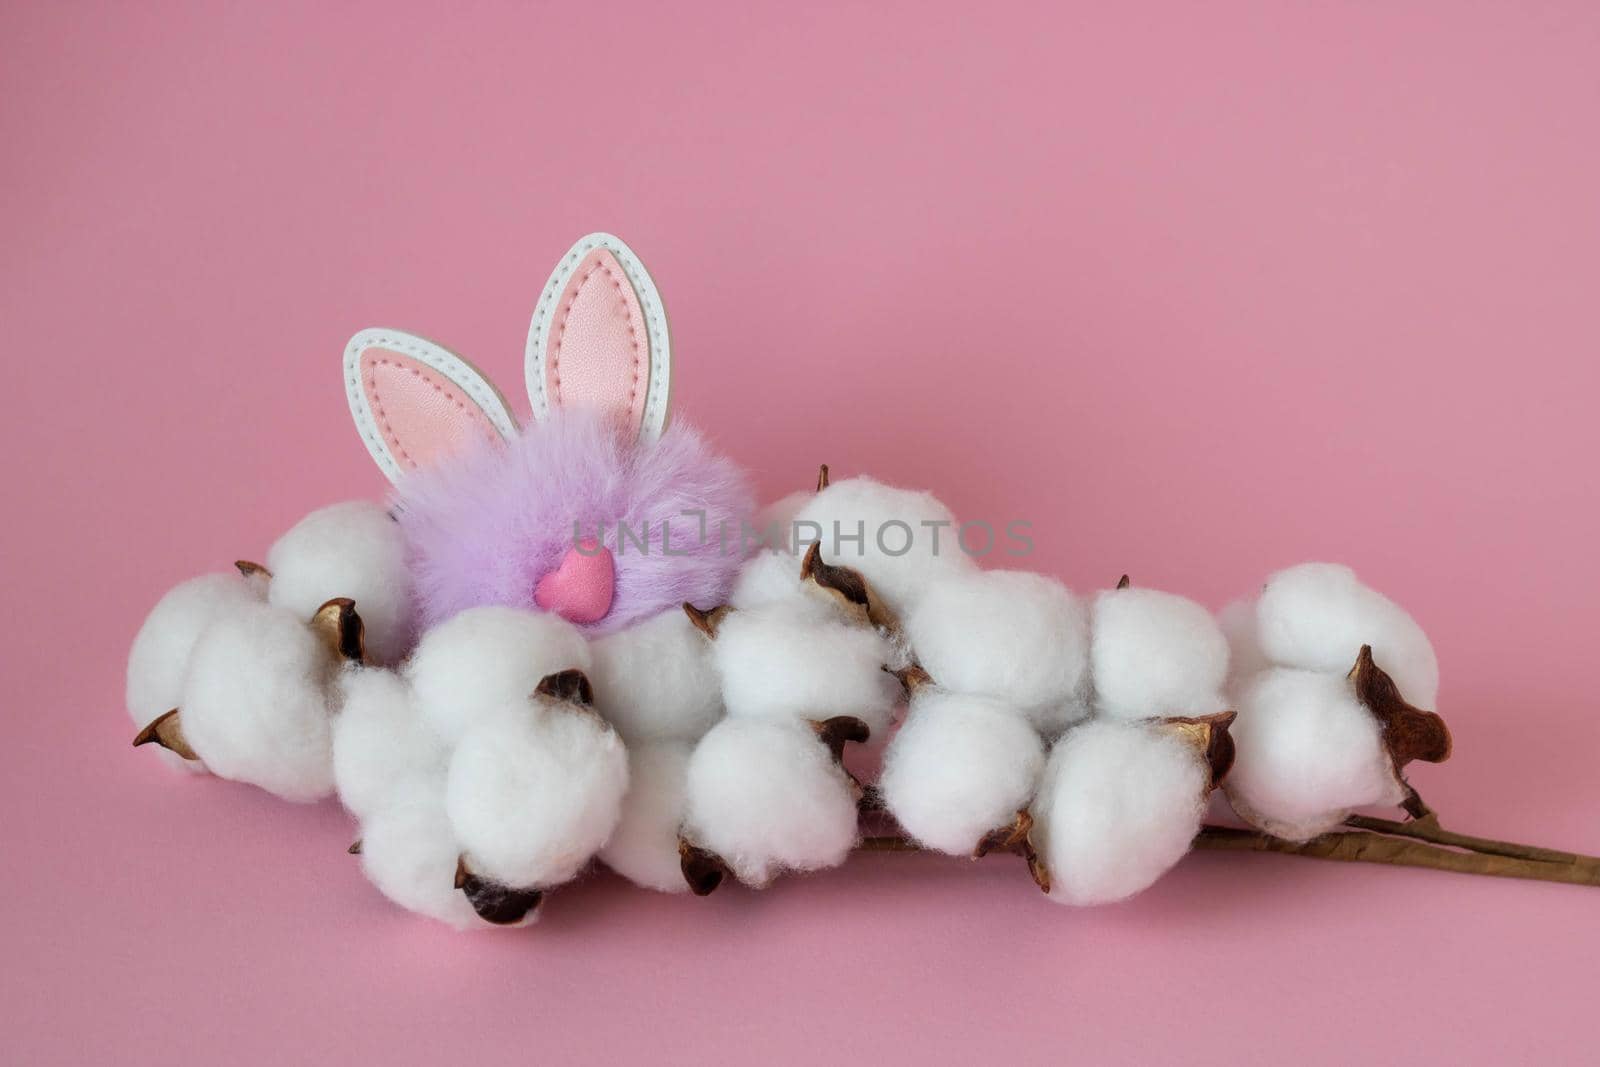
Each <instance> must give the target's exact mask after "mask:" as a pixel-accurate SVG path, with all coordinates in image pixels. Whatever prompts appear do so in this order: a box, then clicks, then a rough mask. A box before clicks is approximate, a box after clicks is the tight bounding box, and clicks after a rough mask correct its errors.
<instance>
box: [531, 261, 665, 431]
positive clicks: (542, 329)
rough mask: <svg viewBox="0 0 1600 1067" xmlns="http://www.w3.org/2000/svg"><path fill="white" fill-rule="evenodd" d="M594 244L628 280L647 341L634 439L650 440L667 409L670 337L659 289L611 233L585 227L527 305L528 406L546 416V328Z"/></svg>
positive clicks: (662, 426) (548, 401)
mask: <svg viewBox="0 0 1600 1067" xmlns="http://www.w3.org/2000/svg"><path fill="white" fill-rule="evenodd" d="M596 248H604V249H605V250H606V251H608V252H610V253H611V254H612V255H613V256H615V257H616V259H617V262H618V263H619V264H620V265H621V267H622V271H623V273H624V274H625V275H626V276H627V279H628V282H629V283H630V284H631V285H632V286H633V292H634V295H635V296H636V297H637V298H638V301H639V308H640V311H641V312H642V313H643V315H644V323H645V332H646V337H647V341H648V343H649V345H650V379H649V383H648V385H647V386H646V391H645V399H644V413H643V416H642V418H641V420H640V423H639V440H640V441H642V442H644V443H645V444H650V443H653V442H654V441H655V440H656V439H657V438H659V437H660V436H661V433H662V431H663V430H665V429H666V427H667V419H668V417H669V415H670V414H671V401H672V396H671V394H672V337H671V333H670V331H669V329H668V327H667V309H666V304H665V303H663V302H662V299H661V293H660V291H659V290H657V289H656V284H655V282H654V281H653V280H652V279H651V277H650V273H649V271H647V270H645V267H644V264H643V263H642V262H640V260H639V257H638V256H637V255H635V254H634V252H633V249H631V248H629V247H628V246H627V245H626V244H625V243H623V241H622V239H621V238H620V237H616V236H614V235H612V234H609V233H591V234H588V235H586V236H584V237H581V238H579V239H578V241H577V242H576V243H575V244H573V246H572V247H571V248H570V249H568V250H567V254H566V255H564V256H562V257H561V259H560V261H559V262H558V263H557V264H556V268H555V270H554V271H553V272H551V274H550V280H549V281H547V282H546V283H545V286H544V289H543V291H542V292H541V293H540V295H539V303H538V305H537V306H536V307H535V308H534V311H533V321H532V322H531V323H530V324H529V326H528V345H527V349H526V354H525V360H524V363H523V368H524V376H525V378H526V379H527V385H528V400H529V402H530V403H531V404H532V406H533V417H534V419H536V420H541V421H542V420H544V419H547V418H549V417H550V412H551V410H552V402H551V397H550V394H549V391H548V389H547V388H546V385H545V371H546V355H547V353H548V351H549V341H550V330H551V328H552V326H553V324H554V321H555V318H556V309H557V305H558V303H559V302H560V300H561V294H562V293H563V292H564V291H565V290H566V288H567V283H568V282H570V281H571V280H572V274H573V272H574V271H575V270H577V268H578V265H579V264H580V263H582V262H583V259H584V257H585V256H587V255H588V254H589V253H590V252H592V251H594V250H595V249H596Z"/></svg>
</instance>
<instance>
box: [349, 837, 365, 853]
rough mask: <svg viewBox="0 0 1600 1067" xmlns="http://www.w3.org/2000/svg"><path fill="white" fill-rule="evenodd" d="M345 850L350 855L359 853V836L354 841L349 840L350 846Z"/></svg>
mask: <svg viewBox="0 0 1600 1067" xmlns="http://www.w3.org/2000/svg"><path fill="white" fill-rule="evenodd" d="M345 852H346V853H348V854H349V855H351V856H359V855H361V838H359V837H358V838H356V839H355V840H354V841H352V842H350V847H349V848H347V849H345Z"/></svg>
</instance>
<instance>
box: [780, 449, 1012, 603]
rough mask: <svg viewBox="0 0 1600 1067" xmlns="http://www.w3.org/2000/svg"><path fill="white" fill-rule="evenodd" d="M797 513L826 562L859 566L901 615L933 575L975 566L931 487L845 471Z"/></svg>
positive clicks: (804, 535)
mask: <svg viewBox="0 0 1600 1067" xmlns="http://www.w3.org/2000/svg"><path fill="white" fill-rule="evenodd" d="M795 519H796V521H797V522H800V523H802V524H804V523H812V524H814V526H801V527H800V529H799V540H800V541H802V542H804V541H808V540H810V539H812V538H813V537H815V538H817V539H819V540H820V541H821V544H822V558H823V561H824V562H827V563H834V564H839V565H842V566H845V567H853V568H855V569H856V570H858V571H860V572H861V573H862V574H863V575H864V576H865V577H866V579H867V581H868V582H869V583H871V585H872V587H873V589H874V590H875V591H876V592H877V593H878V595H879V596H881V597H882V598H883V600H884V602H885V603H886V604H887V605H888V606H889V608H890V609H891V610H893V611H894V612H895V613H896V614H898V615H901V616H902V617H903V616H904V614H905V612H907V611H909V610H910V609H911V608H912V607H913V606H914V605H915V603H916V601H917V600H918V599H919V598H920V597H921V596H922V594H923V593H924V592H926V591H927V590H928V589H929V588H930V587H931V586H932V585H933V584H934V583H935V582H937V581H940V580H942V579H945V578H948V577H950V576H952V575H957V574H962V573H965V572H967V571H970V570H972V569H973V567H974V564H973V562H972V558H971V557H970V556H968V555H967V554H966V553H965V552H964V551H962V549H961V546H960V543H959V540H958V538H959V535H960V528H959V527H958V526H957V525H956V522H955V517H954V516H953V515H952V514H951V513H950V509H949V508H947V507H945V506H944V505H943V504H942V503H940V502H939V501H938V500H937V499H936V498H935V497H934V496H933V495H932V494H931V493H921V492H916V491H914V490H910V489H895V488H893V487H892V486H887V485H884V484H882V483H880V482H876V481H873V480H872V479H871V478H847V479H845V480H843V481H838V482H834V483H833V484H832V485H830V486H829V487H828V488H826V489H824V490H822V492H820V493H818V494H817V495H816V496H814V497H812V498H811V500H810V501H808V502H807V503H806V505H805V506H804V507H802V508H801V509H800V512H799V514H797V515H796V516H795ZM858 535H859V539H858ZM985 547H986V546H985V545H981V544H980V545H975V546H974V548H975V550H979V549H984V548H985Z"/></svg>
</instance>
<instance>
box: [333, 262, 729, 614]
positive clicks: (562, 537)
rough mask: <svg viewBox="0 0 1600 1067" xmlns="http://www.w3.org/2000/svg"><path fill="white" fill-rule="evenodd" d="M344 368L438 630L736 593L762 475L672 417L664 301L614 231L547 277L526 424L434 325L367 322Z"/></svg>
mask: <svg viewBox="0 0 1600 1067" xmlns="http://www.w3.org/2000/svg"><path fill="white" fill-rule="evenodd" d="M344 371H345V388H346V392H347V393H348V396H349V400H350V410H351V413H352V414H353V415H354V417H355V421H356V427H357V429H358V430H359V431H360V433H361V438H362V440H363V441H364V442H365V443H366V445H367V449H368V450H369V451H370V452H371V453H372V457H373V459H375V460H376V461H377V463H378V466H379V468H381V469H382V470H383V472H384V473H385V474H386V475H388V476H389V478H390V479H391V480H392V481H394V482H395V483H396V492H395V502H396V504H397V505H398V506H397V511H396V516H397V518H398V519H399V522H400V527H401V530H402V531H403V532H404V535H405V541H406V545H407V550H408V558H409V560H410V565H411V570H412V578H413V580H414V583H415V596H416V604H417V614H418V622H419V623H420V624H421V626H422V627H423V628H426V627H428V626H431V625H433V624H435V623H438V622H441V621H443V620H445V619H448V618H450V617H451V616H453V615H455V614H456V613H458V612H460V611H461V610H462V609H464V608H469V607H475V606H478V605H483V604H504V605H509V606H512V607H519V608H529V609H531V608H539V609H543V610H545V611H549V612H553V613H555V614H557V615H560V616H562V617H563V618H566V619H568V620H570V621H571V622H573V623H574V624H576V625H577V626H579V627H580V628H582V629H583V630H584V631H585V632H587V633H590V634H602V633H611V632H615V631H617V630H620V629H623V628H625V627H627V626H629V625H632V624H633V623H637V622H642V621H643V620H645V619H648V618H650V617H651V616H653V615H657V614H659V613H661V612H662V611H665V610H667V609H668V608H676V607H677V606H678V605H679V604H681V603H682V602H683V601H685V600H710V601H712V602H718V601H720V600H721V599H722V598H723V597H725V596H726V594H727V592H728V589H729V587H730V585H731V583H732V581H733V577H734V574H735V573H736V572H737V570H738V567H739V564H740V562H741V559H742V553H741V552H740V551H739V537H738V534H739V530H740V525H739V524H740V521H741V520H742V519H744V518H746V517H747V516H748V515H749V514H750V503H751V498H750V493H749V489H748V487H747V486H746V483H745V480H744V478H743V476H742V474H741V473H740V471H739V470H738V468H737V467H736V466H735V465H734V464H732V463H731V462H729V461H728V460H726V459H723V458H721V457H719V456H716V455H714V454H713V453H712V452H711V450H710V449H709V448H708V447H707V446H706V444H705V442H704V441H703V440H702V439H701V438H700V437H699V436H698V435H697V434H696V433H695V432H694V431H693V430H690V429H688V428H687V427H684V426H681V425H673V426H671V427H669V426H668V425H667V415H668V403H669V395H668V394H669V392H670V388H671V378H672V350H671V342H670V339H669V337H668V333H667V320H666V315H665V312H664V311H663V308H662V304H661V297H660V295H659V294H658V293H657V292H656V288H655V285H654V284H653V283H652V282H651V280H650V276H649V274H647V273H646V272H645V269H644V266H643V264H641V263H640V262H639V260H638V258H637V257H635V256H634V254H633V253H632V252H631V251H630V250H629V249H628V247H627V246H626V245H625V244H623V243H622V242H621V241H620V240H618V239H617V238H615V237H612V236H610V235H608V234H591V235H589V236H587V237H585V238H583V239H582V240H580V241H579V242H578V243H577V244H575V245H574V246H573V247H572V249H571V251H569V252H568V253H567V254H566V256H564V257H563V258H562V260H561V262H560V264H559V265H558V266H557V267H556V270H555V273H554V274H553V275H552V276H551V278H550V281H549V282H548V284H546V286H545V288H544V292H543V294H542V296H541V297H540V299H539V303H538V306H537V308H536V310H535V311H534V315H533V324H532V327H531V328H530V330H529V333H528V345H527V363H526V375H527V384H528V397H529V400H530V401H531V402H532V407H533V419H534V421H533V423H532V424H530V425H529V426H527V427H526V428H524V429H522V430H521V431H520V432H519V431H518V428H517V425H516V421H515V419H514V418H513V417H512V415H511V412H510V411H509V410H508V409H507V407H506V404H505V401H504V400H503V399H502V398H501V396H500V394H499V392H498V391H496V389H495V388H494V386H492V385H491V384H490V383H489V382H488V381H487V380H486V379H485V378H484V377H483V375H482V374H480V373H479V372H478V371H477V370H475V369H474V368H473V367H471V366H470V365H469V364H467V363H466V361H464V360H462V359H461V358H460V357H458V356H456V355H454V354H452V353H450V352H448V351H446V350H445V349H443V348H441V347H439V346H438V345H435V344H433V343H431V342H429V341H425V340H423V339H421V338H419V337H414V336H412V335H409V334H406V333H402V332H400V331H398V330H363V331H362V332H360V333H358V334H357V335H356V336H355V337H354V338H353V339H352V340H351V341H350V344H349V346H348V347H347V348H346V350H345V357H344Z"/></svg>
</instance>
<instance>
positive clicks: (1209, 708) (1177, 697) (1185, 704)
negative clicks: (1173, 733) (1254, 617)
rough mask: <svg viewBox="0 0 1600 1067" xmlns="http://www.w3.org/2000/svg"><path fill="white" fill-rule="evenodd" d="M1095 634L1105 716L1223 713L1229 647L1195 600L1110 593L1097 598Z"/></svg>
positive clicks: (1093, 659)
mask: <svg viewBox="0 0 1600 1067" xmlns="http://www.w3.org/2000/svg"><path fill="white" fill-rule="evenodd" d="M1091 632H1092V636H1091V638H1090V656H1089V660H1090V671H1091V674H1092V676H1093V678H1094V691H1095V708H1096V710H1097V711H1098V712H1099V713H1100V714H1102V715H1105V716H1108V717H1110V718H1115V719H1148V718H1158V717H1165V716H1169V715H1209V714H1212V713H1213V712H1218V711H1221V710H1222V709H1223V707H1224V705H1225V703H1226V701H1225V699H1224V698H1223V696H1222V687H1223V684H1224V682H1225V681H1226V680H1227V676H1228V640H1227V638H1226V637H1224V636H1223V633H1222V630H1221V628H1220V627H1218V625H1217V622H1216V620H1215V619H1213V618H1212V617H1211V613H1210V612H1209V611H1207V610H1206V609H1205V608H1203V607H1201V606H1200V605H1199V604H1196V603H1195V602H1194V601H1192V600H1189V599H1187V598H1185V597H1181V596H1176V595H1175V594H1172V593H1163V592H1160V591H1159V590H1155V589H1139V588H1134V587H1131V586H1130V587H1127V588H1123V589H1110V590H1107V591H1105V592H1103V593H1101V594H1100V595H1099V596H1098V597H1096V598H1095V603H1094V618H1093V625H1092V631H1091Z"/></svg>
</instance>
